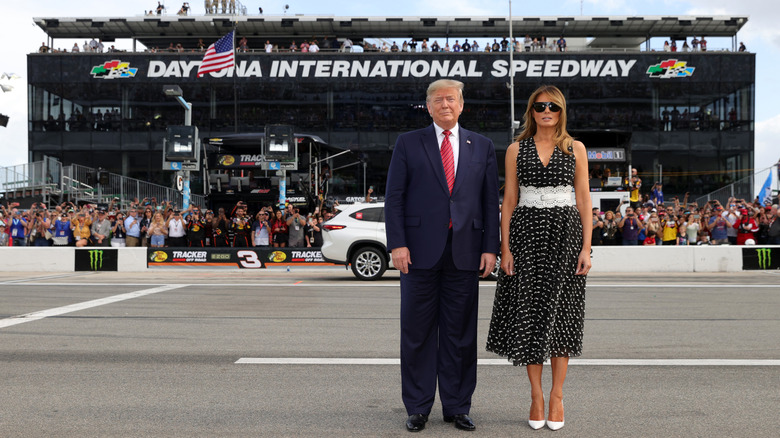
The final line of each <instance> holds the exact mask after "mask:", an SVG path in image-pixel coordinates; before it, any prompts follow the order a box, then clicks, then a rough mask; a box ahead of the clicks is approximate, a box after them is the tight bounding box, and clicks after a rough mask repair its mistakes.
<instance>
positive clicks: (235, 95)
mask: <svg viewBox="0 0 780 438" xmlns="http://www.w3.org/2000/svg"><path fill="white" fill-rule="evenodd" d="M233 14H234V15H233V50H234V52H233V56H236V55H238V47H237V46H236V16H235V12H233ZM237 67H238V60H236V62H234V63H233V132H235V133H238V85H237V82H236V75H237V74H238V68H237Z"/></svg>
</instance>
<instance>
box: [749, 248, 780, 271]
mask: <svg viewBox="0 0 780 438" xmlns="http://www.w3.org/2000/svg"><path fill="white" fill-rule="evenodd" d="M742 269H743V270H761V271H766V270H774V269H780V248H742Z"/></svg>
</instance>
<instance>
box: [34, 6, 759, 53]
mask: <svg viewBox="0 0 780 438" xmlns="http://www.w3.org/2000/svg"><path fill="white" fill-rule="evenodd" d="M206 1H207V3H208V0H206ZM214 3H216V0H215V1H214ZM187 10H189V4H188V3H184V5H182V9H181V10H180V11H179V14H180V15H186V14H187ZM152 13H153V11H151V10H150V11H148V14H150V15H151V14H152ZM158 13H159V9H158ZM214 13H217V12H214ZM298 41H300V40H298ZM670 41H671V42H670ZM206 47H207V45H206V44H205V43H204V42H203V39H202V38H201V39H198V43H197V44H196V45H195V46H194V47H193V46H192V45H191V44H188V45H184V44H182V43H175V44H174V43H173V42H171V43H170V44H169V45H168V47H167V48H166V47H163V48H160V47H159V46H155V47H149V48H147V49H145V51H146V52H150V53H166V52H168V53H185V52H190V53H191V52H202V51H205V50H206ZM356 47H360V48H361V49H362V51H363V52H368V53H372V52H373V53H428V52H451V53H468V52H471V53H474V52H484V53H490V52H509V51H514V52H517V53H522V52H529V53H530V52H566V51H567V48H568V44H567V42H566V39H565V38H564V37H563V36H561V37H559V38H557V39H556V38H550V39H548V38H547V37H545V36H540V37H531V36H530V35H526V36H525V37H520V38H511V39H509V38H507V37H504V38H502V39H501V41H499V40H498V39H497V38H494V39H493V42H492V43H491V42H490V41H486V42H485V43H484V45H480V44H479V42H478V41H477V40H476V39H472V40H471V42H469V39H468V38H467V39H465V40H463V42H462V43H461V42H460V39H456V40H455V42H454V43H453V44H452V46H450V43H449V42H448V41H445V42H444V45H441V44H440V43H439V41H438V40H434V41H433V42H429V41H428V39H427V38H423V39H410V40H404V41H403V42H402V43H401V44H400V45H399V44H398V42H397V41H392V42H382V43H381V45H378V44H377V43H372V42H369V41H363V42H362V43H357V42H353V41H352V40H351V39H350V38H338V39H336V38H334V39H330V40H329V39H328V37H324V38H323V39H322V41H320V40H319V39H318V38H312V39H305V40H303V41H300V43H298V42H296V40H291V41H290V42H289V43H280V42H276V43H271V42H270V41H268V40H266V42H265V44H263V45H262V47H259V46H258V47H256V48H255V49H250V47H249V42H248V40H247V39H246V37H242V38H241V39H240V40H239V41H238V42H237V43H236V49H237V50H238V51H240V52H250V51H258V52H260V51H264V52H266V53H275V52H287V53H294V52H301V53H317V52H319V51H324V52H353V51H355V48H356ZM663 50H664V51H666V52H677V51H682V52H700V51H701V52H706V51H707V40H706V39H705V38H704V37H701V39H698V38H696V37H693V39H692V40H691V44H690V45H689V44H688V40H687V39H685V40H683V43H682V46H681V47H679V48H678V45H677V41H676V40H674V39H672V40H667V41H664V46H663ZM104 51H106V52H120V50H118V49H116V48H115V47H114V46H113V45H112V46H111V47H109V48H108V49H106V48H105V47H104V46H103V43H102V42H101V41H100V40H96V39H94V38H93V39H92V40H91V41H89V42H87V41H84V44H83V45H82V46H81V47H79V45H78V44H74V45H73V47H72V48H71V50H70V52H72V53H79V52H85V53H89V52H97V53H102V52H104ZM738 51H740V52H745V51H747V48H746V47H745V44H744V43H740V44H739V49H738ZM38 52H39V53H67V52H68V50H67V49H52V48H49V47H48V46H47V45H46V43H41V47H40V48H39V49H38Z"/></svg>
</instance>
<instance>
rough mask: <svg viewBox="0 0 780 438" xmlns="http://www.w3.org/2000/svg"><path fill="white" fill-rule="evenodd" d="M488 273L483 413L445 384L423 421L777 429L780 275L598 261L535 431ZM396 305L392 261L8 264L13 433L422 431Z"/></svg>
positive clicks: (438, 428)
mask: <svg viewBox="0 0 780 438" xmlns="http://www.w3.org/2000/svg"><path fill="white" fill-rule="evenodd" d="M494 290H495V286H494V283H492V282H481V287H480V303H479V304H480V310H479V318H480V321H479V333H478V336H479V345H480V352H479V357H480V366H479V369H478V383H477V390H476V392H475V394H474V399H473V406H472V410H471V416H472V418H473V419H474V421H475V423H476V425H477V430H476V431H475V432H472V433H469V432H462V431H458V430H456V429H454V427H453V426H452V425H451V424H449V423H444V422H443V421H442V418H441V406H440V405H439V403H438V401H437V403H436V404H435V405H434V408H433V412H432V413H431V419H430V421H429V422H428V426H427V428H426V429H425V431H423V432H421V433H419V434H416V435H414V436H419V437H426V436H427V437H439V436H452V434H456V435H463V436H490V437H494V436H496V437H504V436H517V437H524V436H528V437H532V436H537V437H538V436H550V434H553V433H554V434H556V436H561V437H563V436H576V437H686V438H688V437H708V438H709V437H777V436H778V434H780V432H778V431H779V430H780V415H778V412H780V341H778V334H779V333H780V315H778V313H779V312H780V272H763V273H740V274H715V275H713V274H706V275H704V274H684V275H682V274H679V275H623V274H599V275H592V276H590V278H589V280H588V289H587V304H586V323H585V327H586V333H585V344H584V347H585V348H584V355H583V356H582V357H581V358H578V359H572V360H571V364H570V367H569V375H568V378H567V381H566V385H565V390H564V394H565V395H564V402H565V408H566V426H565V427H564V428H563V429H562V430H560V431H557V432H552V431H550V430H547V429H543V430H539V431H533V430H531V429H530V428H528V426H527V425H526V423H525V421H526V419H527V413H528V408H529V406H530V395H529V385H528V383H527V379H526V376H525V369H524V368H522V367H513V366H511V365H508V364H506V363H505V362H504V361H503V360H501V359H499V358H498V357H497V356H495V355H493V354H491V353H488V352H485V351H484V345H485V339H486V336H487V328H488V324H489V319H490V311H491V307H492V301H493V293H494ZM398 315H399V287H398V273H397V272H390V273H388V274H387V275H386V277H385V278H384V279H383V280H381V281H378V282H370V283H366V282H359V281H357V280H355V279H354V278H353V277H352V275H351V273H350V272H348V271H345V270H344V269H343V268H339V267H329V268H323V267H318V268H301V267H299V268H293V269H292V271H290V272H287V271H286V270H283V269H282V270H280V269H268V270H260V271H237V270H231V271H206V270H197V271H183V270H176V271H169V270H160V271H152V272H149V273H144V274H126V273H124V274H123V273H62V274H56V273H55V274H51V273H47V274H43V273H34V274H31V273H0V381H1V382H2V391H0V436H2V437H35V436H40V437H57V436H64V437H87V436H94V437H98V436H100V437H109V436H118V437H129V436H133V437H141V436H149V437H167V436H177V437H192V436H204V437H228V436H229V437H232V436H269V437H282V436H290V437H299V436H307V437H309V436H310V437H319V436H340V437H345V436H354V437H366V436H409V433H408V432H406V430H405V429H404V420H405V418H406V413H405V411H404V409H403V406H402V403H401V396H400V372H399V366H398V365H397V359H398V345H399V333H398V332H399V318H398ZM359 359H360V360H359ZM366 359H368V360H366ZM682 359H686V360H688V361H685V362H681V361H680V360H682ZM267 362H271V363H267ZM299 362H308V363H303V364H301V363H299ZM544 379H545V390H547V391H548V390H549V367H545V377H544Z"/></svg>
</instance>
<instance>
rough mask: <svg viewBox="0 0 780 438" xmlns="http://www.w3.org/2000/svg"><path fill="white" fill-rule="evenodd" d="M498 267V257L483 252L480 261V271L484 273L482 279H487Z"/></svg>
mask: <svg viewBox="0 0 780 438" xmlns="http://www.w3.org/2000/svg"><path fill="white" fill-rule="evenodd" d="M495 267H496V255H495V254H493V253H489V252H483V253H482V258H481V259H480V260H479V270H480V271H481V272H482V275H480V276H481V277H482V278H485V277H487V276H488V275H490V273H491V272H493V269H495Z"/></svg>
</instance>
